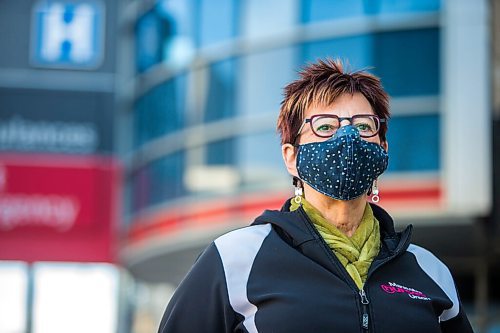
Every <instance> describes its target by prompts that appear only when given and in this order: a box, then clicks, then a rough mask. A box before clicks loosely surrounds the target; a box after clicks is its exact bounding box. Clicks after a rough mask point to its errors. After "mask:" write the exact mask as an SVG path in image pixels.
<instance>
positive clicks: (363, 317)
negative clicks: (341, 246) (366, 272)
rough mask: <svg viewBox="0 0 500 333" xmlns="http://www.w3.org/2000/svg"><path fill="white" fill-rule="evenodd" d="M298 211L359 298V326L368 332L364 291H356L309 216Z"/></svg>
mask: <svg viewBox="0 0 500 333" xmlns="http://www.w3.org/2000/svg"><path fill="white" fill-rule="evenodd" d="M299 211H300V212H301V214H302V216H303V217H304V218H305V219H306V221H308V222H309V224H310V225H311V227H312V230H313V232H314V233H315V234H316V235H317V236H318V238H319V239H320V241H321V243H322V245H323V247H324V248H326V249H327V250H328V251H326V252H327V253H328V255H329V256H330V257H331V258H332V260H333V262H334V264H335V265H336V266H337V268H339V270H340V272H342V274H343V275H344V276H345V278H344V279H345V281H346V282H347V285H349V286H350V287H351V288H352V289H353V290H354V291H355V292H357V293H358V295H359V296H360V300H361V309H362V314H361V326H362V328H363V330H364V331H368V328H369V325H370V321H369V319H370V316H369V314H368V313H369V312H368V305H369V304H370V301H369V300H368V297H367V296H366V292H365V290H364V289H363V288H362V289H361V290H359V289H358V287H357V286H356V284H355V283H354V281H353V280H352V278H351V277H350V276H348V274H347V271H346V270H345V268H344V267H343V266H342V264H341V263H340V261H339V260H338V258H337V257H336V256H335V254H333V252H332V250H331V249H330V247H329V246H328V244H327V243H326V242H325V240H324V239H323V237H321V235H320V234H319V232H318V231H317V230H316V228H315V227H314V224H313V223H312V222H311V221H310V219H309V216H307V214H306V213H305V212H304V211H303V210H302V208H299ZM342 268H343V269H342ZM366 280H367V281H368V277H367V279H366Z"/></svg>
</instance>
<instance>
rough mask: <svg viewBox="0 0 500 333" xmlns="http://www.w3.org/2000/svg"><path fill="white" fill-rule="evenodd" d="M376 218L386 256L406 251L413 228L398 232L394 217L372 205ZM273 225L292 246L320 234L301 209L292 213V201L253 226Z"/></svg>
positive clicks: (261, 217) (262, 217)
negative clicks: (313, 228) (314, 229)
mask: <svg viewBox="0 0 500 333" xmlns="http://www.w3.org/2000/svg"><path fill="white" fill-rule="evenodd" d="M370 206H371V208H372V210H373V214H374V216H375V217H376V218H377V220H378V221H379V223H380V234H381V235H380V239H381V242H382V247H383V250H384V252H386V255H392V254H394V253H395V252H396V251H397V252H400V251H401V250H403V249H406V247H407V246H408V244H406V243H409V237H410V235H411V229H412V226H411V225H410V226H408V227H407V228H406V230H405V231H404V232H396V231H395V229H394V221H393V220H392V217H391V216H390V215H389V214H388V213H387V212H386V211H385V210H384V209H383V208H382V207H380V206H377V205H375V204H373V203H370ZM264 223H271V224H273V226H274V227H275V229H276V230H277V232H278V233H279V234H280V235H281V236H282V237H284V238H285V240H286V241H287V242H289V243H290V244H291V245H292V246H294V247H297V246H300V245H302V244H304V243H306V242H309V241H313V240H316V239H317V238H318V234H317V233H315V232H314V231H313V230H312V224H311V222H310V221H309V219H308V218H307V215H306V213H305V212H304V210H303V209H302V207H301V208H299V209H297V210H295V211H293V212H290V199H288V200H286V201H285V203H284V204H283V207H282V208H281V210H279V211H278V210H266V211H264V213H263V214H262V215H261V216H259V217H258V218H257V219H256V220H255V221H254V223H253V224H264Z"/></svg>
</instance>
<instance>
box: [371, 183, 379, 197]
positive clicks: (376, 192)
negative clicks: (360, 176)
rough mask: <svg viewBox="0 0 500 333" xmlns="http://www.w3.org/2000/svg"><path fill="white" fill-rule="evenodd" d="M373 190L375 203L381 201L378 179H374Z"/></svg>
mask: <svg viewBox="0 0 500 333" xmlns="http://www.w3.org/2000/svg"><path fill="white" fill-rule="evenodd" d="M371 192H372V194H373V195H372V202H374V203H377V202H379V201H380V197H379V196H378V194H379V190H378V184H377V179H375V180H374V181H373V185H372V188H371Z"/></svg>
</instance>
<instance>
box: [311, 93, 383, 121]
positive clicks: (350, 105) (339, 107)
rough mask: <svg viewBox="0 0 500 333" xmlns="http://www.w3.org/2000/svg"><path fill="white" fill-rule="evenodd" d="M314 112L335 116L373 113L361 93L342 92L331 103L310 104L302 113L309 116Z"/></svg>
mask: <svg viewBox="0 0 500 333" xmlns="http://www.w3.org/2000/svg"><path fill="white" fill-rule="evenodd" d="M315 114H334V115H337V116H343V117H346V116H349V117H352V116H354V115H357V114H375V112H374V111H373V109H372V107H371V105H370V102H368V100H367V99H366V98H365V96H363V94H361V93H354V94H352V95H351V94H343V95H340V96H339V97H337V98H336V99H335V100H334V101H333V103H330V104H328V105H325V104H317V103H316V104H312V105H311V106H309V107H308V108H307V109H306V111H305V114H304V118H310V117H311V116H313V115H315Z"/></svg>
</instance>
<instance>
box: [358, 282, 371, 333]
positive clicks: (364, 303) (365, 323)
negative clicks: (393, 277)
mask: <svg viewBox="0 0 500 333" xmlns="http://www.w3.org/2000/svg"><path fill="white" fill-rule="evenodd" d="M359 296H361V308H362V309H363V313H362V315H361V325H362V327H363V329H364V330H365V331H368V327H369V324H370V316H369V315H368V304H370V301H369V300H368V297H366V293H365V290H364V289H361V290H360V291H359Z"/></svg>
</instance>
